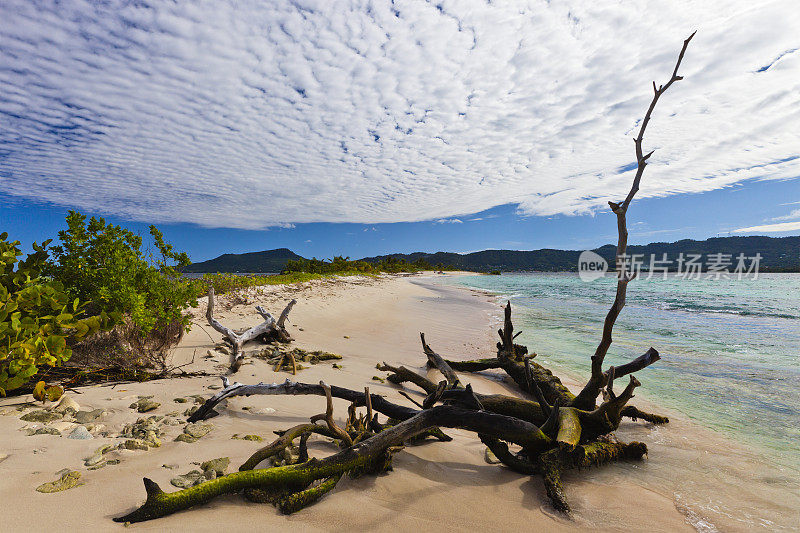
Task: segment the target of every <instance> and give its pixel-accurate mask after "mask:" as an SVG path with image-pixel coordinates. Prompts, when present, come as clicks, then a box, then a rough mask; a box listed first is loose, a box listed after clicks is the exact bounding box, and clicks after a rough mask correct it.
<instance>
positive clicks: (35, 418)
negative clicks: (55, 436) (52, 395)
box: [19, 409, 61, 424]
mask: <svg viewBox="0 0 800 533" xmlns="http://www.w3.org/2000/svg"><path fill="white" fill-rule="evenodd" d="M19 419H20V420H24V421H25V422H42V423H43V424H47V423H48V422H55V421H56V420H61V414H60V413H55V412H53V411H47V410H45V409H37V410H36V411H31V412H30V413H27V414H25V415H22V416H21V417H20V418H19Z"/></svg>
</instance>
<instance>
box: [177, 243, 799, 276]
mask: <svg viewBox="0 0 800 533" xmlns="http://www.w3.org/2000/svg"><path fill="white" fill-rule="evenodd" d="M592 251H594V252H595V253H597V254H598V255H600V256H602V257H603V258H604V259H605V260H606V261H608V262H609V264H613V261H614V255H615V253H616V246H615V245H612V244H607V245H605V246H601V247H599V248H595V249H593V250H592ZM580 253H581V251H580V250H555V249H550V248H543V249H540V250H483V251H480V252H472V253H468V254H459V253H455V252H436V253H428V252H413V253H410V254H400V253H398V254H389V255H379V256H374V257H364V258H362V259H361V260H362V261H366V262H368V263H380V262H382V261H386V260H390V259H391V260H397V261H401V260H403V261H406V262H408V263H413V262H415V261H419V260H423V261H424V262H426V263H428V264H430V265H432V266H433V267H438V266H441V267H445V268H449V269H459V270H467V271H473V272H492V271H498V270H499V271H504V272H508V271H515V272H533V271H545V272H574V271H576V270H577V268H578V256H579V255H580ZM628 253H629V254H631V255H634V254H642V255H643V256H644V257H647V258H649V257H650V255H651V254H655V256H656V257H658V258H660V257H662V254H667V257H668V258H669V259H671V260H674V259H676V258H677V257H678V256H679V254H681V253H683V254H684V255H685V256H686V255H689V254H701V255H703V256H708V255H709V254H730V255H731V256H733V258H734V264H735V258H736V256H737V255H739V254H744V255H745V256H747V257H753V256H755V255H756V254H761V262H760V267H759V270H760V271H761V272H800V236H793V237H762V236H753V237H715V238H711V239H706V240H704V241H695V240H691V239H684V240H680V241H677V242H672V243H666V242H655V243H650V244H646V245H631V246H629V247H628ZM299 259H303V257H302V256H300V255H298V254H296V253H294V252H293V251H291V250H289V249H288V248H278V249H275V250H265V251H262V252H249V253H244V254H223V255H220V256H219V257H216V258H214V259H209V260H208V261H201V262H198V263H192V264H190V265H189V266H187V267H184V269H183V272H189V273H214V272H220V273H237V272H238V273H244V272H253V273H267V272H281V271H282V270H284V269H285V267H286V264H287V262H288V261H289V260H293V261H297V260H299Z"/></svg>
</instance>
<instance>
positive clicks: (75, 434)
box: [67, 426, 94, 440]
mask: <svg viewBox="0 0 800 533" xmlns="http://www.w3.org/2000/svg"><path fill="white" fill-rule="evenodd" d="M67 438H68V439H77V440H88V439H93V438H94V437H93V436H92V434H91V433H89V430H88V429H86V427H85V426H78V427H76V428H75V429H73V430H72V433H70V434H69V436H68V437H67Z"/></svg>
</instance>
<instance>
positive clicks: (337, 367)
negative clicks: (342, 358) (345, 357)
mask: <svg viewBox="0 0 800 533" xmlns="http://www.w3.org/2000/svg"><path fill="white" fill-rule="evenodd" d="M331 368H335V369H337V370H341V369H342V365H340V364H338V363H333V364H332V365H331Z"/></svg>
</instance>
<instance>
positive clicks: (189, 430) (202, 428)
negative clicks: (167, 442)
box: [175, 422, 214, 442]
mask: <svg viewBox="0 0 800 533" xmlns="http://www.w3.org/2000/svg"><path fill="white" fill-rule="evenodd" d="M212 429H214V426H213V425H212V424H204V423H202V422H195V423H189V424H186V426H185V427H184V428H183V433H181V434H180V435H178V437H177V438H176V439H175V440H176V441H179V442H197V439H200V438H202V437H204V436H206V435H208V434H209V432H211V430H212Z"/></svg>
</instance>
